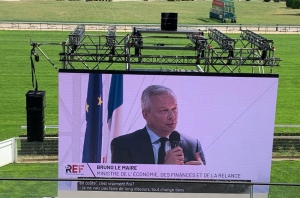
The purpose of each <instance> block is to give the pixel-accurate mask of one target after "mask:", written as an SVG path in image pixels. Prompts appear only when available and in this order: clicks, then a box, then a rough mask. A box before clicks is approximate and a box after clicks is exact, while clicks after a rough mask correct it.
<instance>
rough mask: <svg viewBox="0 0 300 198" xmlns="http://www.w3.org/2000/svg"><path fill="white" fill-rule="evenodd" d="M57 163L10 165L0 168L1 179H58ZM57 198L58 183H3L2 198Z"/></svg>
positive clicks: (0, 182)
mask: <svg viewBox="0 0 300 198" xmlns="http://www.w3.org/2000/svg"><path fill="white" fill-rule="evenodd" d="M57 177H58V170H57V163H47V164H42V163H37V164H9V165H6V166H4V167H1V168H0V178H57ZM46 196H48V197H57V182H55V181H54V182H53V181H52V182H51V181H17V180H16V181H1V180H0V197H1V198H20V197H24V198H25V197H26V198H27V197H31V198H33V197H39V198H40V197H46Z"/></svg>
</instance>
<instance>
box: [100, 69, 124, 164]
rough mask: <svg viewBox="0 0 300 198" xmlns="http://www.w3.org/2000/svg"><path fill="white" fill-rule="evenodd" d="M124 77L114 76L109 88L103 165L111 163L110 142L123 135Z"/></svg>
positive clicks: (103, 143)
mask: <svg viewBox="0 0 300 198" xmlns="http://www.w3.org/2000/svg"><path fill="white" fill-rule="evenodd" d="M122 104H123V75H122V74H112V76H111V80H110V86H109V94H108V101H107V122H106V126H104V127H105V128H106V130H104V131H105V134H103V135H104V136H106V137H105V138H103V140H104V141H103V142H102V145H103V148H104V149H103V152H102V163H110V160H111V152H110V142H111V141H112V140H113V138H115V137H117V136H119V135H121V133H122V124H123V120H122V117H123V111H122Z"/></svg>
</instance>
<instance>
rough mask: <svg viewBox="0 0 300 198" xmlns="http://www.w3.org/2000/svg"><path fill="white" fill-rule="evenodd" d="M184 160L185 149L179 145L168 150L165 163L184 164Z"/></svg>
mask: <svg viewBox="0 0 300 198" xmlns="http://www.w3.org/2000/svg"><path fill="white" fill-rule="evenodd" d="M183 160H184V155H183V151H182V148H180V147H179V146H177V147H175V148H173V149H171V150H168V151H167V153H166V156H165V159H164V164H178V165H181V164H184V162H183Z"/></svg>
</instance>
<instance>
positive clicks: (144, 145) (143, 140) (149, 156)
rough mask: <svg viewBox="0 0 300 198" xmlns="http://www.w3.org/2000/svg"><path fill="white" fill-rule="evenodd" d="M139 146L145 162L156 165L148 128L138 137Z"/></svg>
mask: <svg viewBox="0 0 300 198" xmlns="http://www.w3.org/2000/svg"><path fill="white" fill-rule="evenodd" d="M138 146H139V149H140V151H141V153H142V155H143V156H142V157H143V158H144V160H145V164H155V161H154V154H153V149H152V143H151V140H150V137H149V134H148V132H147V129H146V127H145V128H143V129H142V130H141V133H140V135H139V137H138Z"/></svg>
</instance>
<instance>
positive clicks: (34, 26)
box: [0, 21, 300, 34]
mask: <svg viewBox="0 0 300 198" xmlns="http://www.w3.org/2000/svg"><path fill="white" fill-rule="evenodd" d="M80 24H81V23H59V22H11V21H0V30H1V29H6V30H51V31H72V30H74V28H75V27H76V26H77V25H80ZM82 24H84V25H85V29H86V31H103V32H106V31H107V29H108V27H109V26H110V25H115V26H116V28H117V29H116V31H117V32H132V27H142V28H160V24H111V23H110V24H109V23H82ZM180 28H184V29H186V28H187V29H189V28H191V29H200V30H202V31H204V32H205V31H206V32H207V31H208V29H210V28H217V29H218V30H220V31H222V32H224V33H236V32H239V31H240V30H246V29H247V30H251V31H253V32H259V33H266V34H267V33H270V34H271V33H272V34H274V33H281V34H299V33H300V26H299V25H280V24H278V25H263V24H251V25H250V24H215V25H198V24H178V29H180Z"/></svg>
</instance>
